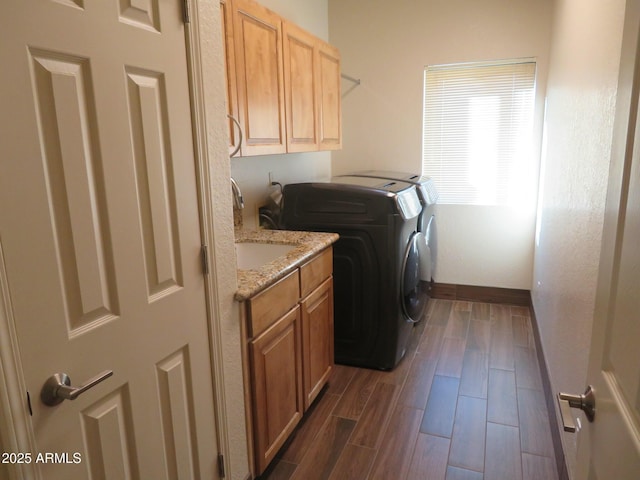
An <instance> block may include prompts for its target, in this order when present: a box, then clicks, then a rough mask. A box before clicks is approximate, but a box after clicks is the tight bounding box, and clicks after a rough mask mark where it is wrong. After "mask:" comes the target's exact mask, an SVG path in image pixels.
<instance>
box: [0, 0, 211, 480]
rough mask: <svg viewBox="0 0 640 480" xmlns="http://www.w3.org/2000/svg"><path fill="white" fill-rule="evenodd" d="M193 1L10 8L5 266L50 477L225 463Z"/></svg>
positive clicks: (4, 23) (141, 474) (0, 240)
mask: <svg viewBox="0 0 640 480" xmlns="http://www.w3.org/2000/svg"><path fill="white" fill-rule="evenodd" d="M181 5H182V0H99V1H95V0H20V1H16V2H2V6H0V31H2V41H1V42H0V60H1V62H2V75H0V98H1V100H2V101H1V105H2V108H1V109H0V145H1V147H0V148H1V149H2V154H1V157H0V205H1V208H0V249H1V250H0V251H1V252H3V257H2V258H0V273H4V275H0V278H3V277H4V278H6V283H7V285H4V286H3V287H4V288H5V289H6V290H8V292H9V293H10V301H11V304H10V306H11V310H12V311H11V315H12V317H13V319H14V320H15V326H16V332H17V340H18V347H19V351H20V359H21V362H22V366H23V370H24V372H23V373H24V378H25V382H26V387H27V390H28V392H29V396H30V404H31V408H32V417H31V425H32V428H33V433H34V437H35V443H36V446H37V451H34V452H29V453H30V454H31V455H32V462H34V463H36V462H37V461H38V460H42V461H41V462H37V463H38V464H37V465H36V467H37V470H39V471H40V472H41V476H42V478H46V479H47V480H57V479H65V480H69V479H79V478H93V479H135V478H139V479H200V478H202V479H207V480H208V479H210V478H216V472H217V469H216V461H217V456H216V453H217V447H216V432H215V414H214V399H213V386H212V385H213V383H212V374H211V359H210V350H209V340H208V338H209V336H208V322H207V312H206V304H205V292H204V277H203V275H202V271H201V267H200V262H199V258H200V243H201V242H200V225H199V212H198V203H197V191H196V178H195V175H196V174H195V162H194V154H193V140H192V130H191V117H190V105H189V90H188V72H187V61H186V58H187V57H186V45H185V31H184V25H183V22H182V11H181ZM107 370H110V371H113V376H112V377H110V378H108V379H106V380H104V381H103V382H101V383H99V384H98V385H96V386H95V387H93V388H91V389H89V390H87V391H86V392H85V393H83V394H82V395H80V396H79V397H78V398H77V399H76V400H73V401H70V400H65V401H63V402H62V403H60V404H59V405H57V406H46V405H44V404H43V403H42V401H41V400H40V391H41V388H42V386H43V384H44V383H45V381H46V380H47V378H48V377H50V376H51V375H52V374H55V373H66V374H68V375H69V377H70V378H71V383H72V385H73V386H79V385H81V384H82V383H83V382H85V381H87V380H89V379H90V378H92V377H94V376H95V375H96V374H98V373H100V372H103V371H107ZM26 401H27V400H26V394H25V402H26ZM39 453H40V454H47V453H48V454H59V455H58V457H52V456H50V457H48V458H49V461H46V462H45V461H44V460H47V457H38V454H39ZM60 454H62V455H60ZM56 458H57V460H56Z"/></svg>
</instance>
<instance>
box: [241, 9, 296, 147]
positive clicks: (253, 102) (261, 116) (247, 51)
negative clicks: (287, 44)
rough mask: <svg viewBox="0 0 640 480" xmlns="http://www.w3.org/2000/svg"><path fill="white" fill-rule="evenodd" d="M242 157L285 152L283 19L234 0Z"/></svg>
mask: <svg viewBox="0 0 640 480" xmlns="http://www.w3.org/2000/svg"><path fill="white" fill-rule="evenodd" d="M233 10H234V37H235V55H236V76H237V85H238V103H239V106H240V108H239V112H238V115H239V117H240V118H239V119H240V124H241V125H242V130H243V134H244V140H243V142H244V143H243V145H242V155H243V156H244V155H265V154H271V153H284V152H285V151H286V147H287V146H286V140H285V110H284V80H283V60H282V19H281V18H280V17H279V16H278V15H276V14H275V13H273V12H272V11H270V10H268V9H266V8H264V7H262V6H261V5H259V4H257V3H255V2H253V1H251V0H234V1H233Z"/></svg>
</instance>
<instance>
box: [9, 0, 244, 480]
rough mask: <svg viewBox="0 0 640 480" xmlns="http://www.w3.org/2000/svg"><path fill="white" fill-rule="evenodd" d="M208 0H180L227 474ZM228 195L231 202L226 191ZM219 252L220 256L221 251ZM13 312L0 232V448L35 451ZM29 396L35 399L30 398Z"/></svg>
mask: <svg viewBox="0 0 640 480" xmlns="http://www.w3.org/2000/svg"><path fill="white" fill-rule="evenodd" d="M175 1H182V0H175ZM209 3H212V4H214V5H213V6H214V7H215V8H213V7H212V6H211V5H208V4H207V2H205V1H202V0H184V4H185V8H186V9H187V11H188V12H189V23H185V43H186V49H187V51H186V55H187V64H188V67H187V68H188V81H189V89H190V92H189V95H190V100H191V102H190V103H191V105H190V107H191V117H192V134H193V145H194V157H195V162H196V164H195V170H196V182H197V187H198V191H197V197H198V207H199V219H200V230H201V239H202V244H203V245H208V246H209V248H208V251H209V258H208V270H209V274H207V275H205V297H206V298H205V300H206V308H207V320H208V330H209V332H208V333H209V351H210V355H211V364H212V379H211V381H212V388H213V389H214V392H213V393H214V409H215V420H216V430H217V432H216V437H217V438H216V441H217V446H218V452H217V453H218V454H219V455H223V459H224V460H222V461H223V465H221V467H222V468H224V471H225V472H226V474H227V475H226V476H227V477H233V475H232V474H231V473H232V472H231V464H232V462H231V458H230V455H227V454H226V453H227V452H230V448H229V445H230V444H229V427H228V415H227V409H226V405H227V401H226V393H225V384H224V357H223V344H222V336H223V332H222V327H221V318H223V316H224V314H225V311H224V309H223V308H222V305H223V302H224V299H223V298H221V295H220V292H219V287H218V283H217V275H216V265H217V261H216V251H215V245H216V242H215V228H214V227H215V225H216V224H217V223H218V224H219V223H220V221H219V219H218V218H217V217H216V215H215V211H214V208H213V207H212V206H213V205H215V203H214V198H216V190H215V189H214V179H213V176H212V172H213V171H214V169H213V167H214V161H213V158H212V155H214V154H215V155H224V156H225V157H226V156H228V151H227V148H226V143H224V142H223V143H222V145H223V146H224V148H223V149H222V150H220V151H219V152H218V151H212V149H213V148H215V145H214V146H212V145H211V142H210V141H209V132H208V130H207V127H208V128H211V127H212V123H213V119H212V118H211V117H212V115H211V112H208V110H211V108H207V106H209V107H213V108H217V107H218V105H217V104H216V105H211V103H212V98H211V96H210V95H206V94H205V89H204V85H205V77H206V75H205V73H204V68H203V66H204V65H205V64H206V63H207V59H204V58H203V53H204V52H203V49H202V48H201V45H202V40H203V37H202V35H201V29H202V30H205V29H206V30H207V33H209V32H208V30H209V29H210V28H211V27H210V26H208V25H205V20H207V19H211V17H213V18H214V19H215V18H217V17H218V16H219V8H218V4H217V2H209ZM214 23H215V22H214ZM215 24H216V25H219V24H220V21H219V19H218V21H217V23H215ZM203 27H204V28H203ZM214 30H215V28H214ZM214 33H215V32H214ZM214 38H221V33H220V32H219V31H218V36H217V37H214ZM211 43H212V42H205V44H206V45H207V46H208V48H210V47H211ZM214 44H215V43H214ZM219 50H220V51H219V52H218V51H214V52H211V51H210V50H208V51H207V55H208V56H209V55H213V56H214V57H215V58H220V59H221V58H222V45H221V42H220V45H219ZM222 71H223V68H222V66H220V72H221V73H222ZM207 80H209V83H211V80H212V79H210V78H208V79H207ZM219 83H220V89H215V90H216V94H217V93H219V96H220V98H224V97H223V94H222V92H223V90H222V86H223V79H222V77H221V78H220V79H219ZM219 111H220V112H224V111H225V110H224V100H223V101H222V103H220V109H219ZM215 120H216V121H215V127H216V128H217V127H219V128H220V131H222V132H226V129H225V128H226V127H225V123H224V122H225V119H224V116H223V115H222V114H220V119H219V121H217V120H218V119H217V118H216V119H215ZM229 169H230V167H229ZM218 173H219V174H220V175H221V176H222V175H223V174H224V172H218ZM227 173H228V175H226V176H227V177H230V171H228V172H227ZM226 183H228V184H229V186H228V189H227V190H228V191H230V189H231V186H230V181H229V180H227V181H226ZM228 197H229V202H230V195H229V196H228ZM229 205H230V204H229ZM222 256H223V257H224V255H222ZM12 312H13V310H12V307H11V296H10V288H9V279H8V277H7V272H6V268H5V263H4V253H3V249H2V238H1V237H0V446H1V447H2V449H1V450H2V451H6V452H16V453H17V452H35V451H36V442H35V436H34V433H33V429H32V426H31V420H30V413H29V406H28V404H27V402H25V398H24V394H23V392H25V391H26V382H25V380H24V375H23V369H22V363H21V359H20V351H19V345H18V337H17V334H16V327H15V319H14V317H13V313H12ZM31 394H33V392H32V393H31ZM31 401H38V400H37V399H31ZM5 466H6V467H8V471H9V478H10V479H11V480H27V479H36V480H42V477H41V476H40V474H39V470H38V469H37V468H36V467H35V464H34V463H31V464H24V463H23V464H6V465H5Z"/></svg>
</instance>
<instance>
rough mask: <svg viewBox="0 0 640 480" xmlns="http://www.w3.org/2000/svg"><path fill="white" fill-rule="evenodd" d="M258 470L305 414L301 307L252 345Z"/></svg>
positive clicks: (279, 321)
mask: <svg viewBox="0 0 640 480" xmlns="http://www.w3.org/2000/svg"><path fill="white" fill-rule="evenodd" d="M249 351H250V356H251V365H252V369H251V377H252V378H251V383H252V386H253V422H254V429H253V431H254V442H255V458H256V469H257V471H258V473H259V474H260V473H262V472H263V471H264V469H265V468H266V467H267V465H269V462H271V460H273V457H274V456H275V454H276V453H277V452H278V449H280V447H281V446H282V445H283V444H284V442H285V440H286V439H287V437H289V435H290V434H291V432H293V429H294V428H295V426H296V425H297V424H298V422H299V421H300V418H301V417H302V413H303V400H302V368H301V362H302V357H301V345H300V307H298V306H296V307H295V308H293V309H292V310H290V311H289V312H288V313H287V314H286V315H284V316H283V317H282V318H280V320H278V321H277V322H276V323H275V324H273V325H272V326H271V327H269V329H267V330H266V331H265V332H264V333H263V334H262V335H260V336H259V337H258V338H256V339H255V340H253V341H252V342H251V343H250V345H249Z"/></svg>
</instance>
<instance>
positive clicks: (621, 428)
mask: <svg viewBox="0 0 640 480" xmlns="http://www.w3.org/2000/svg"><path fill="white" fill-rule="evenodd" d="M634 4H635V5H634ZM627 7H628V8H627V12H626V20H625V33H624V40H623V50H622V61H621V71H620V79H621V80H620V88H619V90H618V96H619V100H618V106H617V114H616V127H615V132H616V133H615V135H616V141H617V143H616V144H615V145H616V146H614V154H613V157H612V169H611V174H610V180H609V193H608V199H607V210H606V217H605V228H604V237H603V250H602V258H601V263H600V274H599V275H600V277H599V280H598V291H597V302H596V316H595V320H594V327H593V339H592V347H591V355H590V365H589V371H588V383H590V384H592V385H593V386H594V389H595V398H596V413H595V421H594V422H593V423H588V422H586V421H584V422H583V423H584V424H587V427H586V428H585V429H584V430H582V432H581V433H580V435H581V438H580V448H579V455H578V478H581V479H582V478H584V479H589V480H597V479H600V480H610V479H616V480H635V479H638V478H640V289H639V288H640V118H638V113H639V112H640V110H639V109H638V107H639V104H638V91H639V88H640V73H638V72H637V68H638V67H637V65H638V53H639V52H640V49H639V47H638V45H639V44H638V39H639V38H638V33H639V32H640V5H638V2H627ZM576 393H577V392H576Z"/></svg>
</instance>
